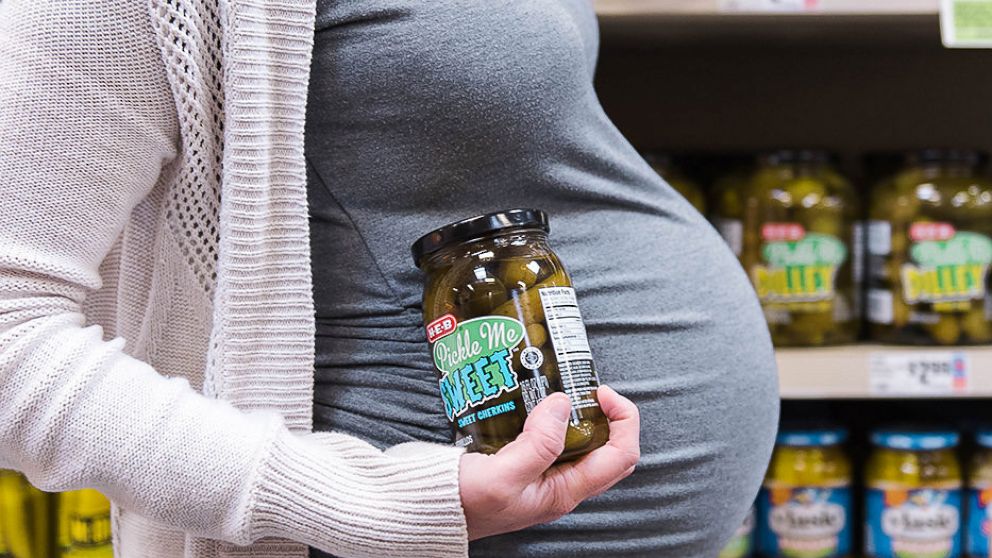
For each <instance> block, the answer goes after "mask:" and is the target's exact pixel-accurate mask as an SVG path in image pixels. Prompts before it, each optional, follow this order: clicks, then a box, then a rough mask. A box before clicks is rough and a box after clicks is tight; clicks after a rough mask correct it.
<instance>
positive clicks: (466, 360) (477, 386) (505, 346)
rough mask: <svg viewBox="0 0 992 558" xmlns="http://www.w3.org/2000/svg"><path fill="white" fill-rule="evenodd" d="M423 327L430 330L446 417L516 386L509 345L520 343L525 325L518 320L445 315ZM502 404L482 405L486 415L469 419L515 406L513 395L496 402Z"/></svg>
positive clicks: (517, 384)
mask: <svg viewBox="0 0 992 558" xmlns="http://www.w3.org/2000/svg"><path fill="white" fill-rule="evenodd" d="M439 320H441V321H440V322H439ZM432 326H433V327H434V328H435V329H434V333H432V330H431V328H432ZM427 328H428V331H427V335H428V338H430V337H431V336H432V335H434V339H435V340H434V346H433V348H432V352H433V355H434V366H436V367H437V369H438V370H439V371H440V372H441V380H440V382H439V383H440V388H441V399H442V400H443V401H444V411H445V413H446V414H447V415H448V420H450V421H452V422H454V421H455V419H456V418H457V417H459V416H460V415H462V414H463V413H464V412H465V411H467V410H469V409H470V408H474V407H479V406H481V405H483V404H485V403H486V402H488V401H492V400H493V399H496V398H498V397H500V396H501V395H503V394H504V393H508V392H511V391H514V390H516V389H518V388H519V387H520V386H519V381H518V379H517V373H516V372H515V371H514V370H513V365H512V358H513V349H515V348H516V347H517V345H520V343H521V342H522V341H523V340H524V335H525V333H524V325H523V324H522V323H520V321H519V320H516V319H514V318H508V317H505V316H483V317H480V318H473V319H470V320H465V321H463V322H457V320H455V318H454V317H453V316H450V315H448V316H442V317H441V318H439V319H438V320H434V321H433V322H431V324H429V325H428V326H427ZM502 406H508V407H507V408H506V409H501V410H499V412H490V411H492V409H485V411H486V412H487V414H486V416H485V417H475V415H473V416H472V418H473V420H472V421H471V422H475V419H477V418H491V417H493V416H496V415H498V414H502V413H503V412H512V411H514V410H516V409H515V405H514V403H513V402H512V401H510V402H508V403H506V404H505V405H499V406H497V407H502ZM494 408H495V407H494ZM466 418H468V417H466ZM467 424H470V423H465V424H464V425H463V424H459V427H461V426H465V425H467Z"/></svg>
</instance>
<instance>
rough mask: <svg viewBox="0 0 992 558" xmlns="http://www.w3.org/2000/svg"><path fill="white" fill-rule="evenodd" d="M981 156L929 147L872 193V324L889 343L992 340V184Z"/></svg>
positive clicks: (875, 334) (880, 338) (908, 159)
mask: <svg viewBox="0 0 992 558" xmlns="http://www.w3.org/2000/svg"><path fill="white" fill-rule="evenodd" d="M980 159H981V157H980V155H979V153H977V152H975V151H969V150H946V149H927V150H923V151H920V152H916V153H911V154H909V155H907V156H906V163H905V165H904V167H903V169H902V170H901V171H899V172H898V173H896V174H895V175H894V176H892V177H890V178H887V179H885V180H883V181H882V182H881V183H880V184H879V185H878V186H876V188H875V189H874V191H873V192H872V199H871V207H870V208H869V218H870V221H869V226H868V272H869V288H868V322H869V325H870V333H871V337H872V338H873V339H876V340H878V341H882V342H886V343H908V344H919V345H959V344H975V343H990V342H992V300H990V298H989V294H988V293H989V281H990V278H989V264H990V263H992V182H990V181H989V180H988V179H986V178H983V177H980V176H978V172H977V169H978V164H979V161H980Z"/></svg>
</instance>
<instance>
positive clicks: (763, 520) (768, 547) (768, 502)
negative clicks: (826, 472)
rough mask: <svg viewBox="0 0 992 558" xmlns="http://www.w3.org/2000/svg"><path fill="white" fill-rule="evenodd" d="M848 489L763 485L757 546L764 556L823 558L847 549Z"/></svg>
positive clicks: (848, 550) (849, 547)
mask: <svg viewBox="0 0 992 558" xmlns="http://www.w3.org/2000/svg"><path fill="white" fill-rule="evenodd" d="M850 517H851V489H850V488H849V487H847V486H838V487H830V488H825V487H783V486H765V487H763V488H762V489H761V493H760V494H759V495H758V520H759V525H758V546H759V549H760V552H761V553H762V554H764V555H766V556H790V557H797V558H827V557H831V556H846V555H847V554H848V553H849V552H850V551H851V525H850Z"/></svg>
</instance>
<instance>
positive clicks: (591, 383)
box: [539, 287, 599, 409]
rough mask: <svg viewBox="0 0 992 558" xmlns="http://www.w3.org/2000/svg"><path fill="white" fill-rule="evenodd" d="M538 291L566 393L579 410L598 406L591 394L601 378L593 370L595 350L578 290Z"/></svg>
mask: <svg viewBox="0 0 992 558" xmlns="http://www.w3.org/2000/svg"><path fill="white" fill-rule="evenodd" d="M539 292H540V294H541V305H542V306H543V307H544V318H545V323H547V325H548V336H549V337H550V339H551V344H552V346H553V347H554V351H555V358H556V359H557V361H558V370H559V371H560V372H561V381H562V385H563V387H564V389H565V393H566V394H568V396H569V397H570V398H571V399H572V406H573V407H574V408H576V409H582V408H585V407H595V406H596V405H597V403H596V401H595V400H594V399H593V398H592V396H591V395H592V393H593V392H595V391H596V388H597V387H598V386H599V379H598V378H597V377H596V370H595V368H593V364H592V351H591V350H590V349H589V339H588V337H586V326H585V324H584V323H582V314H580V313H579V305H578V302H577V301H576V299H575V289H573V288H571V287H545V288H543V289H540V290H539Z"/></svg>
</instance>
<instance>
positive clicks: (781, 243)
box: [751, 223, 847, 303]
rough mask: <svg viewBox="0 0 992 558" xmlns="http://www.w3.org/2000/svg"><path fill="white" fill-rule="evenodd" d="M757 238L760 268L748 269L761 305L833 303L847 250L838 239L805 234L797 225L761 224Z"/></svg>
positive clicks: (822, 235)
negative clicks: (829, 301) (760, 257)
mask: <svg viewBox="0 0 992 558" xmlns="http://www.w3.org/2000/svg"><path fill="white" fill-rule="evenodd" d="M761 238H762V240H763V241H764V243H763V244H762V246H761V256H762V260H763V261H764V265H756V266H754V267H753V268H752V269H751V280H752V281H753V283H754V286H755V290H756V291H757V293H758V298H760V299H761V301H762V302H771V303H808V302H819V301H828V300H831V299H833V297H834V292H835V288H834V280H835V278H836V276H837V270H838V268H840V266H841V264H843V263H844V260H845V259H846V258H847V247H845V246H844V243H843V242H841V240H840V239H838V238H837V237H835V236H832V235H828V234H820V233H812V232H806V230H805V228H804V227H803V226H802V225H800V224H798V223H765V224H764V225H762V227H761Z"/></svg>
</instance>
